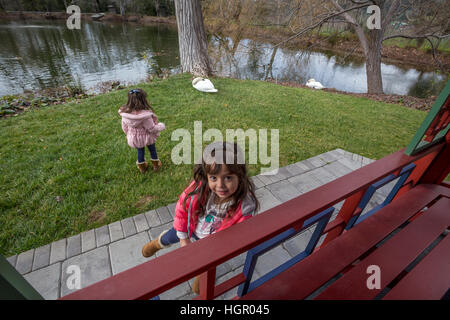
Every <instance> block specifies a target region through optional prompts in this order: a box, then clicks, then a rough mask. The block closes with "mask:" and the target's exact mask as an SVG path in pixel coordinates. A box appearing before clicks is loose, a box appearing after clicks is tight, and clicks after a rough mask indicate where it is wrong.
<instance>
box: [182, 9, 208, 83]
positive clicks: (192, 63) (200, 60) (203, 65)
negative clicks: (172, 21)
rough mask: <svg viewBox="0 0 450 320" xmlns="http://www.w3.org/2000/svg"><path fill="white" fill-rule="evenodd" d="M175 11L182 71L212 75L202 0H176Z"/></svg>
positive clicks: (196, 74)
mask: <svg viewBox="0 0 450 320" xmlns="http://www.w3.org/2000/svg"><path fill="white" fill-rule="evenodd" d="M175 12H176V17H177V25H178V42H179V47H180V62H181V69H182V72H189V73H192V74H194V75H195V76H203V77H206V76H209V75H211V73H212V70H211V64H210V61H209V56H208V43H207V41H206V33H205V28H204V25H203V16H202V9H201V5H200V0H175Z"/></svg>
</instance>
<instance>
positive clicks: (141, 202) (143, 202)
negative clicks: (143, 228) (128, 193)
mask: <svg viewBox="0 0 450 320" xmlns="http://www.w3.org/2000/svg"><path fill="white" fill-rule="evenodd" d="M153 199H154V197H153V196H145V197H143V198H141V199H139V201H138V202H136V203H135V205H134V206H135V207H136V208H142V207H145V206H146V205H147V204H149V203H150V202H151V201H152V200H153Z"/></svg>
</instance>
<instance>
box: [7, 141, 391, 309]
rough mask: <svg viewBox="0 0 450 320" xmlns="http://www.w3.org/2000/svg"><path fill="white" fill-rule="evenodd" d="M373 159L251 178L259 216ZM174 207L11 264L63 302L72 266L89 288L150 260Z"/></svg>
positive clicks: (311, 162) (323, 162) (260, 267)
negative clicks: (149, 247) (149, 246)
mask: <svg viewBox="0 0 450 320" xmlns="http://www.w3.org/2000/svg"><path fill="white" fill-rule="evenodd" d="M372 161H373V160H371V159H368V158H364V157H362V156H360V155H357V154H353V153H350V152H348V151H345V150H342V149H336V150H332V151H329V152H327V153H323V154H320V155H318V156H315V157H312V158H310V159H307V160H303V161H300V162H297V163H294V164H291V165H288V166H286V167H283V168H280V169H279V172H278V174H276V175H273V176H263V175H258V176H254V177H252V179H253V182H254V183H255V186H256V188H257V190H256V196H257V197H258V199H259V201H260V204H261V209H260V211H259V212H263V211H265V210H267V209H270V208H272V207H275V206H277V205H279V204H281V203H283V202H285V201H288V200H290V199H292V198H294V197H297V196H299V195H300V194H303V193H305V192H308V191H310V190H312V189H315V188H317V187H319V186H321V185H323V184H326V183H328V182H330V181H332V180H334V179H336V178H338V177H341V176H343V175H345V174H347V173H349V172H351V171H353V170H355V169H359V168H360V167H362V166H364V165H366V164H369V163H371V162H372ZM394 182H395V181H394ZM391 185H392V184H391ZM388 189H389V186H386V187H384V188H382V189H380V190H379V192H378V191H377V193H375V195H374V196H373V198H372V200H371V203H370V207H373V206H374V205H376V204H378V203H381V201H383V200H384V198H385V197H386V194H387V191H386V190H388ZM175 205H176V203H172V204H169V205H167V206H165V207H161V208H158V209H156V210H151V211H148V212H145V213H142V214H139V215H137V216H134V217H130V218H126V219H124V220H121V221H117V222H114V223H111V224H109V225H107V226H103V227H100V228H97V229H93V230H89V231H86V232H83V233H81V234H78V235H75V236H73V237H70V238H67V239H61V240H58V241H55V242H53V243H51V244H48V245H45V246H42V247H39V248H36V249H32V250H29V251H26V252H23V253H20V254H18V255H15V256H12V257H9V258H8V261H9V262H10V263H11V264H12V265H13V266H14V267H15V268H16V270H17V271H19V272H20V273H21V274H22V275H24V277H25V279H26V280H27V281H28V282H30V283H31V285H32V286H33V287H34V288H35V289H36V290H37V291H38V292H39V293H40V294H41V295H42V296H43V297H44V298H45V299H57V298H60V297H62V296H65V295H67V294H69V293H71V292H73V291H74V290H70V289H69V288H68V285H67V280H68V278H69V277H70V276H71V275H72V272H73V271H70V269H69V270H68V267H69V266H79V267H80V270H81V287H82V288H84V287H86V286H88V285H91V284H93V283H95V282H98V281H100V280H103V279H105V278H107V277H110V276H112V275H115V274H117V273H119V272H122V271H124V270H127V269H129V268H132V267H135V266H137V265H139V264H141V263H143V262H146V261H148V259H146V258H144V257H142V255H141V248H142V246H143V245H144V244H145V243H147V242H148V241H150V240H153V239H155V238H156V237H157V236H158V235H159V234H160V233H161V231H163V230H166V229H169V228H170V227H171V226H172V222H173V217H174V210H175ZM341 206H342V202H341V203H340V204H337V205H336V206H335V208H336V213H335V214H334V216H333V218H334V217H335V216H336V214H337V210H339V209H340V207H341ZM333 218H332V219H333ZM313 228H314V226H313V227H311V228H310V229H307V230H306V231H304V232H302V233H300V234H299V235H297V236H296V237H294V238H292V239H289V240H288V241H286V242H285V243H284V244H282V245H280V246H278V247H277V248H275V249H273V250H271V251H269V252H267V253H266V254H264V255H262V256H261V257H260V258H259V259H258V263H257V265H256V269H255V275H254V279H257V278H258V277H260V276H262V275H264V274H265V273H267V272H268V271H270V270H272V269H274V268H275V267H277V266H278V265H280V264H281V263H283V262H285V261H287V260H289V259H290V258H291V257H292V256H294V255H296V254H298V253H299V252H301V251H303V250H304V248H305V246H306V243H307V241H308V240H309V237H310V236H311V234H312V231H313ZM322 240H323V239H321V240H320V241H322ZM319 243H320V242H319ZM178 247H179V245H178V244H177V245H173V246H172V247H170V248H167V249H164V250H161V251H159V252H158V253H157V254H156V256H157V257H158V256H161V255H163V254H165V253H167V252H169V251H171V250H175V249H177V248H178ZM150 259H154V257H152V258H150ZM244 260H245V253H244V254H241V255H239V256H237V257H235V258H233V259H231V260H229V261H227V262H225V263H223V264H222V265H220V266H219V267H218V269H217V275H216V277H217V283H221V282H223V281H225V280H227V279H229V278H231V277H232V276H234V275H236V274H238V273H240V272H242V270H243V265H244ZM68 271H70V272H69V273H68ZM191 285H192V279H191V280H190V281H188V282H186V283H183V284H181V285H179V286H177V287H175V288H172V289H171V290H168V291H167V292H165V293H163V294H161V295H160V298H161V299H162V300H163V299H191V298H192V297H194V295H193V294H192V292H191ZM236 292H237V289H234V290H231V291H230V292H227V293H226V294H224V295H223V296H221V297H219V299H229V298H232V297H234V296H235V295H236Z"/></svg>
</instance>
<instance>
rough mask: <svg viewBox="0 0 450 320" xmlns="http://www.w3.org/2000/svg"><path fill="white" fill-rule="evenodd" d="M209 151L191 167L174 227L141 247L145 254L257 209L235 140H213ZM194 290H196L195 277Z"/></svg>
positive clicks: (209, 231) (229, 223)
mask: <svg viewBox="0 0 450 320" xmlns="http://www.w3.org/2000/svg"><path fill="white" fill-rule="evenodd" d="M207 149H208V150H211V152H210V153H209V155H208V156H207V157H206V158H205V156H204V157H203V160H202V164H198V165H196V166H195V167H194V181H193V182H191V184H190V185H189V186H188V187H187V188H186V189H185V190H184V191H183V193H182V194H181V196H180V199H179V200H178V202H177V205H176V208H175V219H174V223H173V228H172V229H170V230H166V231H163V232H162V233H161V234H160V235H159V237H158V238H157V239H154V240H152V241H150V242H149V243H147V244H146V245H145V246H144V247H143V248H142V255H143V256H144V257H147V258H148V257H151V256H152V255H154V254H155V253H156V252H157V251H158V250H160V249H163V248H166V247H168V246H170V245H171V244H173V243H178V242H180V245H181V246H185V245H187V244H189V243H190V242H191V239H194V240H199V239H202V238H205V237H207V236H208V235H210V234H213V233H215V232H218V231H221V230H223V229H226V228H228V227H230V226H232V225H234V224H236V223H239V222H241V221H244V220H246V219H248V218H250V217H252V216H253V215H254V214H255V212H256V211H257V210H258V209H259V203H258V200H257V199H256V196H255V192H254V190H255V187H254V185H253V182H252V181H251V180H250V179H249V177H248V175H247V168H246V166H245V163H241V162H244V161H238V160H242V159H243V157H241V155H242V153H240V152H241V151H240V149H239V147H238V146H237V144H235V143H234V144H231V143H226V142H218V143H217V142H216V143H212V144H210V145H209V146H208V147H207ZM193 291H194V292H196V293H198V279H197V278H196V281H194V285H193Z"/></svg>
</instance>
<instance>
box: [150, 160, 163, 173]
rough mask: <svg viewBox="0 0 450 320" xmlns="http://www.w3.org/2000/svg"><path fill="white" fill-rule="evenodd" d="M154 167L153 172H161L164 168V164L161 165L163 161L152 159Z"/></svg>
mask: <svg viewBox="0 0 450 320" xmlns="http://www.w3.org/2000/svg"><path fill="white" fill-rule="evenodd" d="M152 165H153V171H155V172H156V171H159V169H161V167H162V163H161V160H159V159H156V160H153V159H152Z"/></svg>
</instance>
